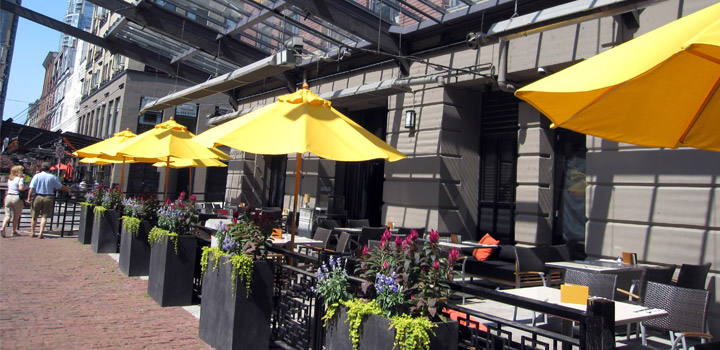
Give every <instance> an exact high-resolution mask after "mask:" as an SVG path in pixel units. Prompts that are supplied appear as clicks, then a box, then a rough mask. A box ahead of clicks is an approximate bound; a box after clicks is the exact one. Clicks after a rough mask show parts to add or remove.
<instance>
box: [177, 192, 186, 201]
mask: <svg viewBox="0 0 720 350" xmlns="http://www.w3.org/2000/svg"><path fill="white" fill-rule="evenodd" d="M184 199H185V191H182V192H181V193H180V197H178V200H184Z"/></svg>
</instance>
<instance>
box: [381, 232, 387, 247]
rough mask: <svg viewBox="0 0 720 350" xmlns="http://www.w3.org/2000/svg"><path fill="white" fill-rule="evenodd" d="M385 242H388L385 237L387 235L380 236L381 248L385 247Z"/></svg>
mask: <svg viewBox="0 0 720 350" xmlns="http://www.w3.org/2000/svg"><path fill="white" fill-rule="evenodd" d="M385 242H387V239H385V235H383V236H382V237H380V248H383V247H385Z"/></svg>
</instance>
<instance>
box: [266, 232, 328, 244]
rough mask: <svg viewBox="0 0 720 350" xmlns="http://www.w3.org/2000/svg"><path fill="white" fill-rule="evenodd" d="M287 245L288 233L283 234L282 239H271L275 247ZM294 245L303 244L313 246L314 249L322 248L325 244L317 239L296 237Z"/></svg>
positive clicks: (288, 240)
mask: <svg viewBox="0 0 720 350" xmlns="http://www.w3.org/2000/svg"><path fill="white" fill-rule="evenodd" d="M288 243H290V234H288V233H283V235H282V238H273V239H272V244H273V245H276V246H284V245H287V244H288ZM295 244H296V245H299V244H304V245H310V246H315V247H322V246H323V245H324V244H325V242H323V241H320V240H317V239H312V238H307V237H303V236H297V235H296V236H295Z"/></svg>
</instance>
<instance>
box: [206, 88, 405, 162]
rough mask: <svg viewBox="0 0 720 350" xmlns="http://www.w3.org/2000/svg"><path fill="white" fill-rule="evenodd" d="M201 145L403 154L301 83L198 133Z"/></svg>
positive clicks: (340, 154) (345, 156) (339, 155)
mask: <svg viewBox="0 0 720 350" xmlns="http://www.w3.org/2000/svg"><path fill="white" fill-rule="evenodd" d="M194 140H195V141H196V142H198V143H200V144H203V145H205V146H208V147H210V146H217V145H226V146H230V147H233V148H236V149H239V150H243V151H246V152H250V153H257V154H289V153H305V152H310V153H313V154H315V155H317V156H320V157H322V158H326V159H332V160H338V161H362V160H369V159H378V158H381V159H387V160H389V161H391V162H392V161H396V160H400V159H403V158H406V156H405V155H404V154H402V153H400V152H399V151H398V150H396V149H395V148H393V147H392V146H390V145H388V144H387V143H385V141H383V140H381V139H379V138H378V137H376V136H375V135H373V134H372V133H370V132H369V131H367V130H365V129H364V128H363V127H361V126H360V125H358V124H357V123H355V122H354V121H352V120H351V119H350V118H348V117H346V116H344V115H343V114H342V113H340V112H338V111H337V110H336V109H335V108H332V106H331V105H330V101H327V100H324V99H322V98H320V97H319V96H318V95H316V94H315V93H313V92H312V91H310V90H308V89H307V85H306V86H303V89H301V90H298V91H296V92H294V93H292V94H289V95H284V96H280V97H278V100H277V102H275V103H272V104H269V105H267V106H265V107H263V108H260V109H258V110H255V111H253V112H250V113H248V114H246V115H244V116H242V117H240V118H236V119H234V120H232V121H230V122H227V123H225V124H223V125H222V126H220V127H216V128H212V129H210V130H208V131H205V132H203V133H202V134H200V135H198V136H197V137H196V138H195V139H194Z"/></svg>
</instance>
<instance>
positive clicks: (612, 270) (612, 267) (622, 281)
mask: <svg viewBox="0 0 720 350" xmlns="http://www.w3.org/2000/svg"><path fill="white" fill-rule="evenodd" d="M545 266H547V267H553V268H559V269H573V270H583V271H587V272H595V273H609V274H613V275H617V276H618V281H617V287H618V288H621V289H624V290H630V287H631V286H632V283H633V281H634V280H638V279H640V275H641V274H642V271H643V270H645V269H651V268H659V267H661V266H659V265H653V264H623V263H622V262H618V261H617V260H612V259H587V260H575V261H556V262H547V263H545ZM615 298H616V299H620V298H627V296H625V295H623V294H621V293H619V292H616V293H615Z"/></svg>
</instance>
